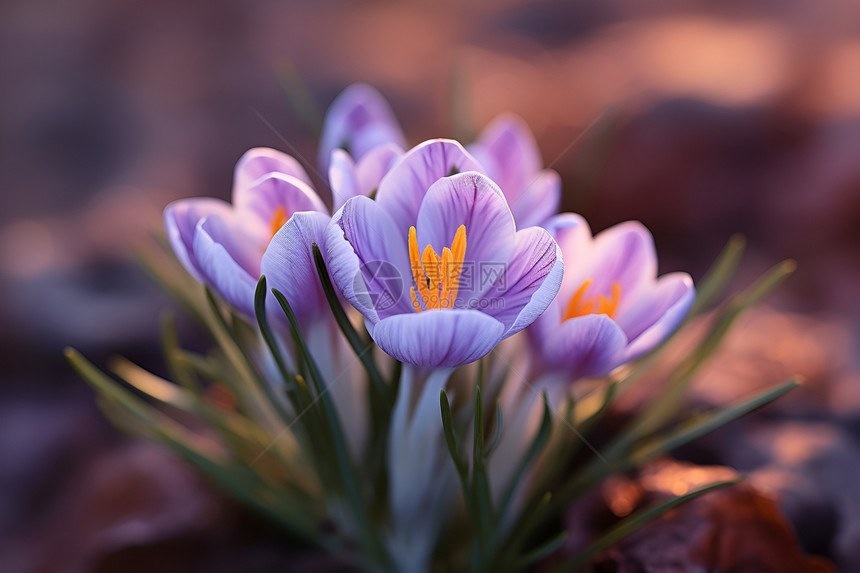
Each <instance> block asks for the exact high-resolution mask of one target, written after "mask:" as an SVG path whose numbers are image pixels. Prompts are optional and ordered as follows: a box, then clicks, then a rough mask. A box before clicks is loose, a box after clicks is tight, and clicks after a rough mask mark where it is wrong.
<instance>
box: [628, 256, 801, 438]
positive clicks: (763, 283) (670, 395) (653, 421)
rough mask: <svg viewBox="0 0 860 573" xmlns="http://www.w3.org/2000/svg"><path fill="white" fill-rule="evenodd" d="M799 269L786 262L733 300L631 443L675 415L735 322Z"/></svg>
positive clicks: (680, 368)
mask: <svg viewBox="0 0 860 573" xmlns="http://www.w3.org/2000/svg"><path fill="white" fill-rule="evenodd" d="M796 268H797V265H796V264H795V263H794V261H784V262H782V263H780V264H778V265H776V266H775V267H773V268H772V269H771V270H770V271H769V272H767V273H766V274H765V275H764V276H762V277H761V278H760V279H759V280H757V281H756V282H755V283H753V285H752V286H750V287H749V288H748V289H746V290H745V291H744V292H742V293H741V294H740V295H738V296H737V297H735V298H734V300H732V302H731V303H730V304H729V305H728V308H727V309H726V310H725V312H723V313H722V315H720V317H719V318H718V319H717V321H716V323H715V324H714V326H712V327H711V329H710V331H709V332H708V334H707V336H706V337H705V339H704V340H703V341H702V342H701V343H700V344H699V346H698V347H697V348H696V350H695V351H693V352H692V353H691V354H690V355H689V356H687V357H686V358H685V359H684V360H683V361H682V362H681V364H680V365H679V366H678V367H677V368H676V369H675V370H674V371H673V373H672V375H671V376H670V377H669V384H668V386H667V387H666V389H664V390H663V391H662V392H661V393H660V397H659V399H658V400H655V401H654V402H653V405H652V406H651V407H650V408H649V409H647V410H646V411H645V412H643V413H642V414H641V415H640V416H639V417H638V418H637V419H636V420H635V421H634V423H633V426H632V427H631V429H630V430H629V438H628V439H630V438H636V437H642V436H645V435H648V434H649V433H651V432H654V431H656V430H657V429H659V428H660V426H662V425H663V424H665V423H666V422H668V421H669V420H670V419H671V418H672V417H673V416H674V415H675V413H676V412H677V411H678V409H679V408H680V406H681V403H682V402H683V398H684V394H685V393H686V389H687V386H688V384H689V381H690V380H691V378H692V377H693V375H694V374H695V373H696V371H697V370H698V369H699V367H700V366H701V365H702V364H704V363H705V361H706V360H707V359H708V358H709V357H710V356H711V355H712V354H713V353H714V351H715V350H716V349H717V348H718V347H719V345H720V343H721V342H722V340H723V338H725V336H726V334H728V332H729V330H730V328H731V327H732V325H733V324H734V322H735V320H736V319H737V318H738V317H739V316H740V315H741V314H742V313H743V312H744V311H745V310H747V309H748V308H750V307H751V306H753V305H754V304H756V303H758V302H759V301H760V300H761V299H763V298H764V297H765V296H767V295H768V294H770V293H771V292H773V290H774V289H775V288H776V287H778V286H779V285H780V284H781V283H782V282H783V281H784V280H785V279H786V278H788V276H790V275H791V274H792V273H793V272H794V270H795V269H796Z"/></svg>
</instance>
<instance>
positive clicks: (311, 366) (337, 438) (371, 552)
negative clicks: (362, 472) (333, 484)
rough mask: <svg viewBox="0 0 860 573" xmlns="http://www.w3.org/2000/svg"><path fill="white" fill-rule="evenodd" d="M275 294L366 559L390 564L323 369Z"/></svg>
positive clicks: (290, 311)
mask: <svg viewBox="0 0 860 573" xmlns="http://www.w3.org/2000/svg"><path fill="white" fill-rule="evenodd" d="M272 294H274V295H275V299H276V300H277V301H278V304H280V305H281V309H282V310H283V311H284V314H285V315H286V316H287V320H289V322H290V329H291V330H292V333H293V340H294V341H295V343H296V350H297V351H298V353H299V355H300V356H301V359H302V361H303V362H304V364H305V365H306V366H307V369H308V372H309V373H310V377H311V382H312V383H313V385H314V390H315V392H316V396H317V399H318V400H319V401H320V402H321V403H322V406H323V412H324V415H325V420H326V422H327V423H328V433H329V437H330V439H331V441H332V445H333V447H334V454H335V460H336V462H337V467H338V471H339V476H340V485H341V487H342V488H343V491H344V493H345V495H346V498H347V501H348V502H349V504H350V508H351V510H352V514H353V517H354V518H355V521H356V529H357V533H358V537H359V541H360V542H361V544H362V546H363V548H364V552H365V555H368V556H372V558H373V559H375V560H376V561H377V563H382V564H387V563H388V559H389V558H388V555H387V553H386V552H385V550H384V549H383V548H382V547H381V545H380V542H379V540H378V539H377V537H376V536H375V535H374V533H373V532H374V530H375V528H374V527H373V526H372V524H371V523H370V519H369V515H368V511H367V508H366V507H365V503H364V499H363V498H362V495H361V487H360V486H359V482H358V477H357V476H356V474H355V468H354V467H353V464H352V459H351V458H350V456H349V451H348V449H347V446H346V440H345V438H344V435H343V429H342V427H341V425H340V420H339V419H338V415H337V411H336V410H335V407H334V404H333V402H332V399H331V396H330V395H329V394H328V389H327V388H326V387H325V383H324V381H323V379H322V375H321V374H320V371H319V368H318V367H317V365H316V362H315V361H314V359H313V357H311V354H310V352H309V350H308V347H307V345H306V344H305V340H304V337H303V336H302V333H301V329H300V328H299V323H298V320H297V319H296V315H295V313H294V312H293V309H292V307H291V306H290V303H289V301H288V300H287V298H286V297H285V296H284V295H283V294H282V293H281V292H280V291H279V290H277V289H272Z"/></svg>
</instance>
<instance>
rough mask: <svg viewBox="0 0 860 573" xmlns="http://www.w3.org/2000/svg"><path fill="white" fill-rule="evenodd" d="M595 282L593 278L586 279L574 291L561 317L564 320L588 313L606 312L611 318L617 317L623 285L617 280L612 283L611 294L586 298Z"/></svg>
mask: <svg viewBox="0 0 860 573" xmlns="http://www.w3.org/2000/svg"><path fill="white" fill-rule="evenodd" d="M593 282H594V280H593V279H586V280H585V281H583V283H582V284H581V285H580V286H579V288H578V289H576V292H575V293H573V296H572V297H570V300H569V301H568V303H567V307H566V308H565V311H564V315H563V316H562V319H561V321H562V322H564V321H565V320H569V319H571V318H576V317H578V316H585V315H587V314H605V315H607V316H608V317H609V318H615V313H616V312H617V311H618V303H619V302H620V300H621V285H620V284H618V283H617V282H614V283H612V286H611V287H610V288H611V290H612V293H611V295H609V296H606V295H604V294H599V295H597V298H596V299H595V298H586V296H585V293H586V292H587V291H588V288H589V287H590V286H591V283H593ZM595 306H596V307H597V310H596V311H595V310H594V309H595Z"/></svg>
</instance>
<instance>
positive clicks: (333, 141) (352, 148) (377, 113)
mask: <svg viewBox="0 0 860 573" xmlns="http://www.w3.org/2000/svg"><path fill="white" fill-rule="evenodd" d="M386 143H393V144H394V145H396V146H398V147H399V148H401V149H403V148H404V147H405V146H406V138H405V137H404V136H403V131H402V130H401V129H400V124H398V123H397V119H396V118H395V117H394V112H392V111H391V107H390V106H389V105H388V102H387V101H385V98H384V97H382V95H381V94H380V93H379V92H378V91H376V90H375V89H374V88H372V87H370V86H369V85H366V84H353V85H351V86H349V87H348V88H346V89H345V90H343V92H341V94H340V95H339V96H337V98H335V100H334V102H332V104H331V106H330V107H329V108H328V111H327V112H326V117H325V122H324V124H323V129H322V135H321V137H320V149H319V165H320V167H321V168H322V170H323V172H325V171H327V170H328V168H329V163H330V161H331V156H332V152H333V151H334V150H335V149H344V150H346V151H347V152H348V153H349V155H350V156H352V158H353V159H355V160H356V161H358V160H360V159H361V158H362V157H364V155H365V154H366V153H367V152H369V151H370V150H372V149H374V148H376V147H378V146H379V145H382V144H386Z"/></svg>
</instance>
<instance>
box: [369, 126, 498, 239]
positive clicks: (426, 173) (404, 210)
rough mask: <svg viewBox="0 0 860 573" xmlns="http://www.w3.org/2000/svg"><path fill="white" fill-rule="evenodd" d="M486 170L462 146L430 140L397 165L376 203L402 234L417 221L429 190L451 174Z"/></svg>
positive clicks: (381, 184) (385, 181) (383, 180)
mask: <svg viewBox="0 0 860 573" xmlns="http://www.w3.org/2000/svg"><path fill="white" fill-rule="evenodd" d="M466 171H477V172H478V173H483V172H484V169H483V168H482V167H481V166H480V165H479V164H478V162H477V161H475V159H474V158H473V157H472V156H471V155H469V153H468V152H467V151H466V150H465V149H463V146H462V145H460V144H459V143H457V142H456V141H452V140H448V139H431V140H430V141H425V142H424V143H422V144H420V145H418V146H416V147H414V148H412V149H411V150H409V151H408V152H406V155H404V156H403V157H401V158H400V160H399V161H398V162H397V163H395V164H394V166H393V167H392V168H391V171H389V172H388V174H387V175H385V177H383V178H382V181H381V182H380V183H379V191H378V192H377V194H376V201H377V202H378V203H379V204H380V205H382V206H383V207H384V208H385V209H386V210H387V211H388V213H389V214H390V215H391V217H392V218H393V219H394V220H395V221H396V222H397V227H398V229H400V230H401V233H403V234H404V235H405V233H406V232H407V231H408V230H409V227H411V226H412V225H415V222H416V220H417V219H418V210H419V208H420V207H421V202H422V201H423V200H424V195H425V194H426V193H427V190H428V189H430V186H431V185H433V183H435V182H436V181H438V180H439V179H441V178H443V177H446V176H448V175H451V174H452V173H465V172H466Z"/></svg>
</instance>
